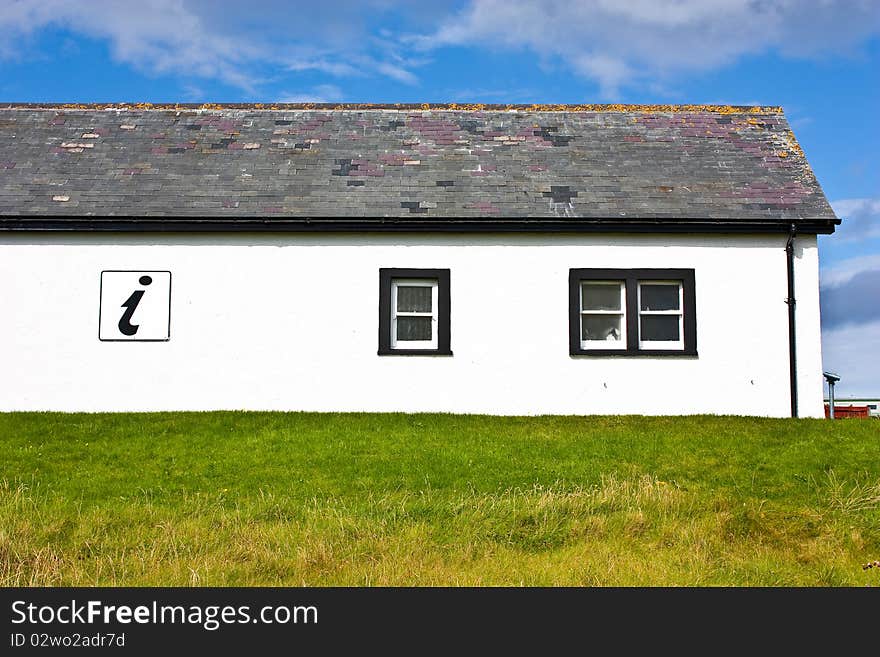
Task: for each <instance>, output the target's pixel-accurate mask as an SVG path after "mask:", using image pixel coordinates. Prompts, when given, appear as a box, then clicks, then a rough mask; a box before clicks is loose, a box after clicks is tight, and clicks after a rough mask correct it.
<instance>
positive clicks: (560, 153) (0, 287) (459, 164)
mask: <svg viewBox="0 0 880 657" xmlns="http://www.w3.org/2000/svg"><path fill="white" fill-rule="evenodd" d="M0 153H2V155H0V304H2V308H3V317H4V321H3V322H2V323H0V345H2V346H0V349H2V362H3V363H4V366H3V370H2V372H3V373H2V375H0V410H4V411H9V410H63V411H134V410H147V411H148V410H178V409H181V410H183V409H187V410H190V409H192V410H209V409H278V410H304V411H406V412H413V411H439V412H455V413H490V414H545V413H564V414H597V413H614V414H623V413H636V414H693V413H725V414H727V413H729V414H745V415H768V416H788V415H791V414H793V413H795V414H798V415H801V416H811V417H822V415H823V399H822V368H821V354H820V339H819V288H818V254H817V242H816V235H817V234H818V233H831V232H833V230H834V226H835V225H836V224H837V223H839V220H838V219H837V218H836V217H835V216H834V214H833V212H832V210H831V208H830V207H829V205H828V203H827V201H826V199H825V196H824V194H823V193H822V190H821V188H820V187H819V185H818V183H817V181H816V179H815V177H814V175H813V173H812V171H811V169H810V167H809V165H808V163H807V161H806V159H805V158H804V156H803V153H802V151H801V150H800V148H799V147H798V145H797V142H796V141H795V139H794V137H793V135H792V134H791V131H790V129H789V127H788V124H787V122H786V120H785V117H784V116H783V114H782V112H781V111H780V110H779V109H778V108H731V107H705V106H699V107H668V106H663V107H650V106H649V107H643V106H640V107H628V108H624V109H621V108H620V107H619V106H610V107H601V106H599V107H577V108H574V107H572V108H563V109H562V110H561V111H560V108H558V107H553V108H542V107H528V108H524V107H512V108H511V107H504V108H482V109H479V110H476V111H474V110H468V111H464V110H458V109H455V108H454V107H451V106H450V107H431V108H427V109H425V108H423V107H422V106H418V107H399V106H395V107H393V108H379V107H369V106H345V107H339V108H330V107H318V108H315V107H305V106H281V107H279V108H273V109H264V108H255V107H242V106H236V107H229V108H224V109H200V108H190V107H177V106H175V107H173V108H165V107H153V108H147V109H145V108H126V107H112V108H104V107H97V106H96V107H88V108H76V109H66V108H63V107H22V106H9V107H6V108H3V109H0ZM792 299H796V304H794V303H788V301H790V300H792Z"/></svg>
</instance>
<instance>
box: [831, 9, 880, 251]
mask: <svg viewBox="0 0 880 657" xmlns="http://www.w3.org/2000/svg"><path fill="white" fill-rule="evenodd" d="M878 10H880V9H878ZM831 206H832V207H833V208H834V212H836V213H837V216H838V217H840V218H841V220H842V221H841V224H840V226H839V227H838V229H837V230H836V231H835V233H834V235H835V239H836V240H839V241H843V240H864V239H866V238H871V237H880V198H849V199H841V200H839V201H834V202H832V203H831Z"/></svg>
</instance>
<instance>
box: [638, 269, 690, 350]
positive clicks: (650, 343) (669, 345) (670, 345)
mask: <svg viewBox="0 0 880 657" xmlns="http://www.w3.org/2000/svg"><path fill="white" fill-rule="evenodd" d="M643 285H676V286H678V310H642V286H643ZM636 287H637V291H636V295H637V296H636V308H637V309H638V312H639V317H638V331H639V349H661V350H667V351H680V350H682V349H684V282H683V281H675V280H670V281H661V280H656V281H655V280H644V281H641V280H640V281H637V283H636ZM644 315H648V316H650V315H667V316H669V315H673V316H678V340H677V341H675V342H673V341H672V340H642V316H644Z"/></svg>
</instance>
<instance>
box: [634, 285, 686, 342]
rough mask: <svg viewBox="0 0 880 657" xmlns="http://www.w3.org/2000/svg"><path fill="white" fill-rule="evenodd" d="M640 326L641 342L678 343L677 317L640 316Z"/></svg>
mask: <svg viewBox="0 0 880 657" xmlns="http://www.w3.org/2000/svg"><path fill="white" fill-rule="evenodd" d="M643 289H644V288H643ZM641 324H642V328H641V333H640V335H639V338H640V339H641V340H656V341H661V342H667V341H672V342H678V340H679V339H680V338H679V331H678V324H679V316H678V315H642V316H641Z"/></svg>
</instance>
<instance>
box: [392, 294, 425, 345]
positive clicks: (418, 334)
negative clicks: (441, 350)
mask: <svg viewBox="0 0 880 657" xmlns="http://www.w3.org/2000/svg"><path fill="white" fill-rule="evenodd" d="M426 289H428V290H429V291H430V288H426ZM397 339H398V340H430V339H431V318H430V317H398V318H397Z"/></svg>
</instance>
